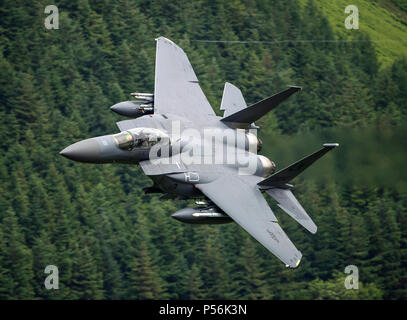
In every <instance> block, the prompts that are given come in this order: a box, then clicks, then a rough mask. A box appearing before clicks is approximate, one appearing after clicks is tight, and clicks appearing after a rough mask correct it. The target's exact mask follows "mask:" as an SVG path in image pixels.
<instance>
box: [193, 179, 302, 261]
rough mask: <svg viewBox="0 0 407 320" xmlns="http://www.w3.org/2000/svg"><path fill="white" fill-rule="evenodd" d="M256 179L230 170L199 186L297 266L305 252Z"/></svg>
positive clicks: (271, 250)
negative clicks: (288, 232)
mask: <svg viewBox="0 0 407 320" xmlns="http://www.w3.org/2000/svg"><path fill="white" fill-rule="evenodd" d="M256 183H257V182H256V181H255V180H252V179H250V177H249V176H239V175H238V174H237V173H233V172H226V173H224V174H222V175H220V177H219V178H218V179H216V180H214V181H212V182H209V183H201V184H197V185H196V187H197V188H198V189H199V190H201V191H202V193H203V194H205V195H206V196H207V197H208V198H209V199H210V200H211V201H213V202H214V203H215V204H216V205H217V206H218V207H219V208H221V209H222V210H223V211H224V212H225V213H226V214H227V215H229V216H230V217H231V218H232V219H233V220H234V221H235V222H237V223H238V224H239V225H240V226H241V227H242V228H243V229H245V230H246V231H247V232H248V233H249V234H250V235H251V236H252V237H253V238H255V239H256V240H257V241H259V242H260V243H261V244H262V245H263V246H264V247H266V248H267V249H268V250H269V251H270V252H271V253H273V254H274V255H275V256H277V258H279V259H280V260H281V261H283V262H284V263H285V264H286V265H288V266H290V267H292V268H295V267H297V266H298V264H299V262H300V260H301V257H302V254H301V252H299V251H298V250H297V248H296V247H295V246H294V244H293V243H292V242H291V240H290V239H289V238H288V237H287V235H286V234H285V233H284V231H283V229H281V227H280V225H279V224H278V222H277V218H276V217H275V215H274V214H273V212H272V211H271V209H270V207H269V206H268V204H267V201H266V200H265V199H264V197H263V195H262V194H261V192H260V190H259V189H258V187H257V185H256Z"/></svg>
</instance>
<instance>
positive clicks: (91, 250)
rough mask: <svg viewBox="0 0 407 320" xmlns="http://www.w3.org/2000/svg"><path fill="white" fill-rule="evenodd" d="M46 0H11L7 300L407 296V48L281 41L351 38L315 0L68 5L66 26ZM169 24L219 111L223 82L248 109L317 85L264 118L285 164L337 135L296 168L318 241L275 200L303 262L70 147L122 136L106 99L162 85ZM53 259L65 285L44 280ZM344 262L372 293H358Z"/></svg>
mask: <svg viewBox="0 0 407 320" xmlns="http://www.w3.org/2000/svg"><path fill="white" fill-rule="evenodd" d="M299 2H301V4H300V3H299ZM383 2H386V1H378V4H377V5H378V6H380V5H381V3H383ZM389 2H392V3H394V4H396V5H398V8H400V10H402V9H403V8H404V9H406V6H405V1H402V0H397V1H396V0H394V1H389ZM49 4H50V3H49V1H48V0H43V1H22V0H13V1H11V0H3V1H1V5H0V149H1V152H0V299H229V298H230V299H406V298H407V184H406V180H407V179H406V169H405V159H406V156H407V153H406V151H405V141H406V139H405V138H406V134H405V132H406V128H407V126H406V125H405V123H406V120H407V90H406V88H407V59H406V58H405V57H403V54H405V52H404V53H403V52H400V56H398V57H394V56H391V57H388V58H389V59H387V60H386V61H389V60H391V63H387V64H382V63H381V61H380V59H378V56H377V49H376V47H375V44H374V43H372V42H369V41H366V40H369V39H370V38H369V37H370V36H369V34H368V33H366V32H363V30H353V31H352V32H351V33H349V34H348V37H351V38H352V39H354V40H358V39H359V40H363V41H360V42H355V41H354V42H345V41H340V42H332V41H330V42H292V41H288V42H286V41H282V42H274V43H272V42H270V41H271V40H287V39H289V40H291V39H314V40H323V39H328V40H329V39H331V40H332V39H342V35H341V33H339V32H337V31H335V30H334V28H333V27H332V26H331V22H330V20H329V17H327V16H326V15H324V13H323V11H321V10H320V9H319V8H318V6H317V5H316V4H315V3H314V2H313V1H297V0H287V1H278V0H255V1H253V0H250V1H249V0H231V1H220V0H214V1H204V0H198V1H148V0H122V1H108V0H98V1H96V0H76V1H72V0H69V1H68V0H65V1H55V3H54V4H55V5H57V6H58V9H59V29H57V30H55V29H53V30H48V29H46V28H45V27H44V19H45V18H46V16H47V14H44V8H45V7H46V6H47V5H49ZM393 6H394V5H393ZM343 10H344V8H341V15H340V16H341V17H342V18H341V19H342V20H341V21H340V23H341V24H342V25H343V21H344V19H345V17H346V15H345V14H343ZM360 14H361V15H363V12H361V13H360ZM361 23H362V22H361ZM404 24H407V21H404ZM384 27H385V23H383V28H384ZM361 29H362V28H361ZM158 36H165V37H168V38H170V39H172V40H173V41H175V42H176V43H177V44H179V45H180V46H181V47H182V48H183V49H184V50H185V52H186V53H187V54H188V56H189V58H190V60H191V63H192V65H193V67H194V69H195V72H196V74H197V76H198V78H199V80H200V84H201V87H202V88H203V90H204V92H205V94H206V95H207V97H208V99H209V101H210V103H211V105H212V107H213V108H214V110H215V112H216V113H217V114H220V111H219V105H220V101H221V96H222V91H223V85H224V82H225V81H230V82H232V83H233V84H235V85H236V86H238V87H239V88H240V89H241V90H242V92H243V94H244V95H245V99H246V101H247V102H248V103H254V102H256V101H258V100H260V99H263V98H265V97H268V96H270V95H272V94H274V93H275V92H277V91H279V90H281V89H284V88H285V87H286V86H287V85H299V86H302V87H303V91H302V92H301V93H300V94H298V95H297V96H293V97H291V98H290V99H289V100H288V101H287V102H285V103H284V104H282V105H281V106H279V108H277V109H276V110H275V111H273V112H272V113H269V114H268V115H267V116H266V117H264V118H263V119H262V120H261V121H259V122H258V123H256V124H257V125H260V126H261V127H262V130H261V132H260V137H261V138H262V139H263V140H264V145H265V147H264V148H265V151H264V154H266V155H268V156H269V157H270V158H271V159H273V160H275V161H276V163H277V166H278V168H281V167H284V166H285V165H287V164H289V163H291V162H293V161H294V160H297V159H298V158H299V157H301V156H303V155H305V154H308V153H310V152H312V151H314V150H316V149H317V148H319V147H320V145H321V144H322V143H324V142H339V143H340V144H341V147H340V148H338V149H337V150H335V152H332V154H330V155H329V156H328V157H327V159H324V160H321V162H320V164H317V165H316V168H313V169H311V171H310V172H309V173H308V174H305V175H304V176H301V177H299V178H297V179H296V180H295V186H296V188H295V190H294V193H295V194H296V196H297V197H298V199H299V200H300V201H301V203H302V204H303V206H304V208H305V209H306V210H307V212H308V213H309V214H310V215H311V216H312V218H313V219H314V221H315V223H316V224H317V225H318V232H317V233H316V234H315V235H311V234H309V233H308V232H307V231H306V230H304V229H303V228H302V227H301V226H300V225H298V224H297V223H296V222H295V221H293V220H292V219H291V218H290V217H288V216H287V215H286V214H285V213H283V212H282V211H281V210H280V209H279V208H278V207H277V206H276V205H275V204H274V203H273V202H272V200H271V199H268V200H269V202H270V205H271V206H272V208H273V210H274V211H275V212H276V215H277V216H278V218H279V220H280V222H281V225H282V227H283V228H284V230H285V231H286V233H287V235H288V236H289V237H290V238H291V239H292V241H293V243H294V244H295V245H296V246H297V248H298V249H299V250H300V251H302V253H303V259H302V262H301V264H300V266H299V268H297V269H294V270H290V269H287V268H285V266H284V265H283V264H282V263H281V262H280V261H279V260H278V259H276V258H275V257H274V256H273V255H272V254H270V252H268V251H267V250H266V249H265V248H264V247H263V246H261V245H260V244H259V243H257V242H256V241H255V240H254V239H252V238H251V237H250V236H249V235H248V234H247V233H246V232H245V231H244V230H242V229H241V228H240V227H238V226H237V225H236V224H227V225H221V226H218V225H186V224H182V223H180V222H178V221H175V220H173V219H172V218H171V217H170V215H171V214H172V213H173V212H175V211H176V210H178V209H179V208H181V207H184V206H187V205H190V204H191V202H185V201H169V200H166V201H163V200H160V199H159V196H157V195H145V194H144V193H143V191H142V188H143V187H146V186H149V185H150V184H151V181H150V180H149V178H148V177H146V176H144V175H143V174H142V172H141V170H140V168H139V167H137V166H130V165H110V164H109V165H86V164H79V163H74V162H72V161H69V160H67V159H65V158H62V157H61V156H59V154H58V153H59V151H60V150H61V149H63V148H64V147H66V146H67V145H69V144H71V143H73V142H76V141H78V140H81V139H84V138H87V137H91V136H97V135H103V134H109V133H114V132H118V129H117V128H116V126H115V122H116V121H119V120H122V119H123V118H121V117H119V116H118V115H115V114H113V113H112V112H111V111H110V110H109V106H111V105H113V104H115V103H117V102H119V101H124V100H129V99H130V96H129V93H130V92H134V91H141V92H153V90H154V62H155V41H154V39H155V38H157V37H158ZM405 38H406V39H407V34H405ZM202 39H207V40H228V41H237V40H241V41H247V40H251V41H255V42H252V43H247V42H240V43H239V42H221V43H212V42H199V41H197V40H202ZM261 41H266V42H264V43H262V42H261ZM319 165H320V167H318V166H319ZM47 265H56V266H58V268H59V276H60V283H59V289H58V290H46V289H45V287H44V280H45V277H46V274H45V273H44V269H45V267H46V266H47ZM347 265H356V266H358V268H359V276H360V283H359V290H346V289H345V287H344V279H345V277H346V276H347V275H346V274H345V273H344V269H345V267H346V266H347Z"/></svg>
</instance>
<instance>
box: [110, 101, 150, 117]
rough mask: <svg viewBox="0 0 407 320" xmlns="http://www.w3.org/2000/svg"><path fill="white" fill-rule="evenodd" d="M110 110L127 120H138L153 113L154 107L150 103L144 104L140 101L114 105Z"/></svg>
mask: <svg viewBox="0 0 407 320" xmlns="http://www.w3.org/2000/svg"><path fill="white" fill-rule="evenodd" d="M110 110H112V111H113V112H116V113H118V114H120V115H122V116H126V117H129V118H138V117H141V116H144V115H146V114H152V113H154V107H153V104H152V103H146V102H144V101H143V102H142V101H123V102H119V103H116V104H115V105H113V106H111V107H110Z"/></svg>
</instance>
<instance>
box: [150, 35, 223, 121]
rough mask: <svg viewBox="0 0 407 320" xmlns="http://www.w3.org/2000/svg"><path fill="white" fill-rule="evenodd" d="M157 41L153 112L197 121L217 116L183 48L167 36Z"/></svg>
mask: <svg viewBox="0 0 407 320" xmlns="http://www.w3.org/2000/svg"><path fill="white" fill-rule="evenodd" d="M156 41H157V50H156V62H155V88H154V111H155V112H156V113H162V114H165V113H171V114H177V115H181V116H184V117H185V118H188V119H194V120H197V119H200V118H203V117H206V116H209V115H211V116H215V112H214V111H213V109H212V107H211V105H210V104H209V102H208V100H207V99H206V97H205V95H204V93H203V91H202V89H201V87H200V86H199V83H198V78H197V77H196V75H195V72H194V69H193V68H192V66H191V63H190V62H189V60H188V57H187V55H186V54H185V52H184V50H182V49H181V48H180V47H179V46H177V45H176V44H175V43H174V42H172V41H171V40H169V39H167V38H164V37H159V38H158V39H156Z"/></svg>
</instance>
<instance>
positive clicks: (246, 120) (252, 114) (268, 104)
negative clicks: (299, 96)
mask: <svg viewBox="0 0 407 320" xmlns="http://www.w3.org/2000/svg"><path fill="white" fill-rule="evenodd" d="M300 90H301V87H290V88H288V89H287V90H284V91H282V92H279V93H277V94H275V95H274V96H271V97H269V98H267V99H264V100H262V101H260V102H257V103H255V104H253V105H251V106H249V107H247V108H244V109H242V110H240V111H237V112H235V113H233V114H231V115H230V116H226V117H225V118H223V119H221V121H222V122H229V123H239V124H245V125H249V124H250V123H252V122H255V121H256V120H258V119H260V118H261V117H262V116H264V115H265V114H266V113H268V112H269V111H271V110H273V109H274V108H275V107H277V106H278V105H279V104H280V103H281V102H282V101H284V100H286V99H287V98H288V97H289V96H291V95H292V94H293V93H295V92H297V91H300Z"/></svg>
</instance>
